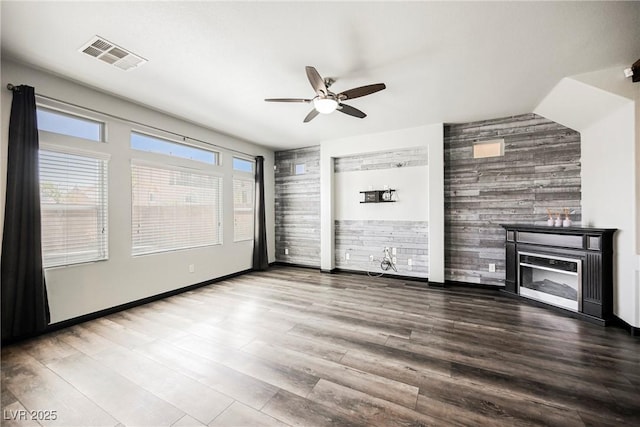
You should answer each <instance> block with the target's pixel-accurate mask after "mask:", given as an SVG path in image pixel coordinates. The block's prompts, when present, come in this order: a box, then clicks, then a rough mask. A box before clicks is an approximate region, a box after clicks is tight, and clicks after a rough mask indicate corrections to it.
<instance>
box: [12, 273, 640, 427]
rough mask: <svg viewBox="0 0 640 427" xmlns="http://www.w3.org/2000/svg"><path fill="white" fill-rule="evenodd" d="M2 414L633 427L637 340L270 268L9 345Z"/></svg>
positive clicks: (526, 309) (138, 420) (533, 311)
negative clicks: (266, 270)
mask: <svg viewBox="0 0 640 427" xmlns="http://www.w3.org/2000/svg"><path fill="white" fill-rule="evenodd" d="M2 410H3V422H2V425H3V426H13V425H21V426H22V425H25V426H26V425H39V424H41V425H59V426H121V425H124V426H203V425H208V426H285V425H292V426H325V425H332V426H350V425H366V426H426V425H435V426H447V425H466V426H480V425H491V426H495V425H509V426H511V425H553V426H584V425H588V426H622V425H634V426H638V425H640V340H639V339H638V338H637V337H635V338H634V337H631V336H630V335H628V334H627V333H626V332H625V331H623V330H621V329H618V328H612V327H610V328H602V327H599V326H595V325H591V324H589V323H586V322H584V321H580V320H576V319H571V318H568V317H564V316H562V315H559V314H556V313H554V312H551V311H549V310H545V309H543V308H538V307H533V306H530V305H527V304H525V303H523V302H521V301H517V300H513V299H510V298H507V297H505V296H503V295H501V294H500V293H498V292H496V291H491V290H482V289H470V288H447V289H442V288H429V287H427V286H426V285H425V284H422V283H412V282H406V281H400V280H394V279H387V278H370V277H367V276H361V275H349V274H337V275H329V274H321V273H319V272H317V271H315V270H310V269H296V268H287V267H275V268H272V269H271V270H270V271H268V272H264V273H251V274H247V275H243V276H240V277H236V278H233V279H229V280H226V281H223V282H219V283H217V284H214V285H211V286H207V287H203V288H200V289H197V290H195V291H190V292H186V293H183V294H180V295H178V296H175V297H172V298H169V299H165V300H162V301H158V302H154V303H151V304H147V305H144V306H140V307H137V308H134V309H130V310H127V311H124V312H120V313H117V314H113V315H110V316H107V317H104V318H101V319H98V320H93V321H90V322H86V323H84V324H81V325H77V326H74V327H71V328H69V329H66V330H62V331H59V332H56V333H53V334H50V335H47V336H43V337H40V338H37V339H33V340H31V341H28V342H22V343H19V344H16V345H12V346H8V347H5V348H3V349H2ZM19 418H23V420H18V419H19ZM45 418H49V419H48V420H47V419H45ZM53 418H55V420H54V419H53Z"/></svg>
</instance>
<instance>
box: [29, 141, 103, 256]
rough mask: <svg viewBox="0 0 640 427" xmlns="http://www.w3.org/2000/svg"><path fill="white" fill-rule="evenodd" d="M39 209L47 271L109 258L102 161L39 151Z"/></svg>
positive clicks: (76, 155) (88, 157) (56, 152)
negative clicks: (51, 268)
mask: <svg viewBox="0 0 640 427" xmlns="http://www.w3.org/2000/svg"><path fill="white" fill-rule="evenodd" d="M40 209H41V215H42V257H43V264H44V266H45V267H55V266H61V265H70V264H77V263H83V262H91V261H99V260H104V259H107V257H108V243H107V242H108V238H107V161H106V160H105V159H103V158H99V157H92V156H89V155H79V154H73V153H68V152H61V151H60V152H59V151H50V150H40Z"/></svg>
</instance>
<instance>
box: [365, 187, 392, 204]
mask: <svg viewBox="0 0 640 427" xmlns="http://www.w3.org/2000/svg"><path fill="white" fill-rule="evenodd" d="M395 191H396V190H392V189H388V190H369V191H361V192H360V194H364V201H361V202H360V203H392V202H395V200H391V199H392V198H393V193H395ZM387 193H388V194H389V200H385V198H384V194H387Z"/></svg>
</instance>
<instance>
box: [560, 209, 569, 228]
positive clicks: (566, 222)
mask: <svg viewBox="0 0 640 427" xmlns="http://www.w3.org/2000/svg"><path fill="white" fill-rule="evenodd" d="M562 226H563V227H571V218H570V217H569V208H564V221H562Z"/></svg>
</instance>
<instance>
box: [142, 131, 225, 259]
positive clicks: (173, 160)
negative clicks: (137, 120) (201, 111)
mask: <svg viewBox="0 0 640 427" xmlns="http://www.w3.org/2000/svg"><path fill="white" fill-rule="evenodd" d="M134 133H135V134H142V135H145V136H149V137H151V138H156V139H160V140H165V141H168V142H171V143H175V144H181V145H186V146H189V147H194V148H197V149H200V150H205V151H210V152H212V153H214V154H215V159H216V164H212V163H207V162H202V161H199V160H193V159H187V158H184V157H180V156H173V155H170V154H164V153H157V152H153V151H144V150H137V149H135V148H133V147H131V145H130V144H131V139H129V147H130V149H131V153H132V159H131V165H130V168H129V170H130V173H131V179H132V180H133V170H134V167H135V166H136V165H141V166H147V167H152V168H157V169H163V170H170V171H178V172H184V173H192V174H200V175H209V176H212V177H216V178H217V179H218V183H219V187H218V189H217V191H218V205H217V206H216V210H217V215H218V224H217V227H218V228H217V236H218V239H217V241H215V242H210V243H206V244H193V245H187V246H180V247H173V248H168V247H163V248H159V249H154V250H146V251H142V250H136V246H134V244H135V239H134V236H133V234H132V236H131V244H130V247H131V254H132V256H134V257H138V256H147V255H154V254H161V253H166V252H172V251H177V250H190V249H196V248H202V247H208V246H217V245H222V244H223V243H224V174H223V170H222V168H221V165H220V163H221V154H220V152H219V151H217V150H212V149H211V148H210V147H206V146H204V144H196V143H194V144H188V143H185V142H184V141H179V140H177V139H176V138H175V137H174V138H172V137H167V135H165V134H163V133H162V132H159V131H153V130H147V129H143V130H141V128H140V127H136V128H132V129H131V130H130V133H129V135H130V136H129V138H131V135H133V134H134ZM130 197H131V222H130V226H131V232H132V233H135V229H136V227H137V224H136V223H135V220H136V218H135V217H134V205H133V200H134V199H133V198H134V188H133V185H132V188H131V194H130Z"/></svg>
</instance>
